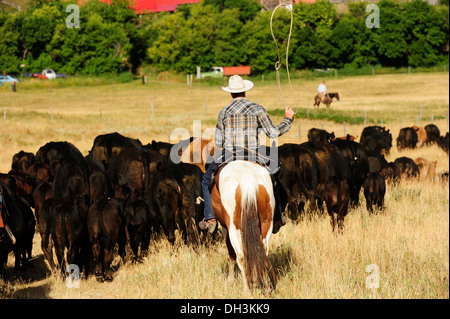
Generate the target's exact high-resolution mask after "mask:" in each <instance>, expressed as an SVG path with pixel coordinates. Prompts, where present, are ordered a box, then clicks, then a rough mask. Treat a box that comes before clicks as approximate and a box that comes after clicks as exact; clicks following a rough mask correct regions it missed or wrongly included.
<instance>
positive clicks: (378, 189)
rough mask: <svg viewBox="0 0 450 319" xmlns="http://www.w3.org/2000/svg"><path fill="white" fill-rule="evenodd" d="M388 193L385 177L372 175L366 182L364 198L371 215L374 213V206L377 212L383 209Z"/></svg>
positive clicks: (376, 174)
mask: <svg viewBox="0 0 450 319" xmlns="http://www.w3.org/2000/svg"><path fill="white" fill-rule="evenodd" d="M385 193H386V182H385V180H384V177H383V176H382V175H381V174H380V173H379V172H378V173H370V174H369V176H367V178H366V180H365V181H364V197H365V198H366V207H367V211H368V212H369V213H373V208H374V206H375V207H376V209H377V210H382V209H383V202H384V195H385Z"/></svg>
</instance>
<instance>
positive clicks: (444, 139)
mask: <svg viewBox="0 0 450 319" xmlns="http://www.w3.org/2000/svg"><path fill="white" fill-rule="evenodd" d="M437 144H438V146H439V147H440V148H442V149H443V150H444V152H445V153H447V155H448V154H449V136H448V132H447V134H445V136H439V139H438V141H437Z"/></svg>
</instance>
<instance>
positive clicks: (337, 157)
mask: <svg viewBox="0 0 450 319" xmlns="http://www.w3.org/2000/svg"><path fill="white" fill-rule="evenodd" d="M300 146H302V147H305V148H307V149H309V150H310V151H311V152H312V153H313V154H314V156H315V157H316V159H317V162H318V163H319V176H320V177H319V178H320V179H319V183H320V184H322V185H325V183H327V182H328V179H329V178H330V177H332V176H336V177H338V178H342V179H344V180H345V181H346V182H347V184H348V186H349V188H350V189H355V188H356V186H355V185H354V178H353V176H352V174H353V171H352V169H351V167H350V163H349V161H348V160H347V159H346V158H344V156H343V155H342V153H341V151H340V150H339V148H338V147H337V146H336V145H332V144H328V143H322V144H319V143H313V142H306V143H303V144H300ZM320 206H321V204H320Z"/></svg>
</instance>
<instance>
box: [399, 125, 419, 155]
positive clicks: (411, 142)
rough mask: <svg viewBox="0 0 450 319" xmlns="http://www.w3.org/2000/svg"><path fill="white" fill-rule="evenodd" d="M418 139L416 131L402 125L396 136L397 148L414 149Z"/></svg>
mask: <svg viewBox="0 0 450 319" xmlns="http://www.w3.org/2000/svg"><path fill="white" fill-rule="evenodd" d="M417 141H418V137H417V132H416V131H415V130H414V129H413V128H412V127H404V128H402V129H401V130H400V132H399V134H398V137H397V149H398V151H401V150H403V149H406V148H411V149H414V148H416V144H417Z"/></svg>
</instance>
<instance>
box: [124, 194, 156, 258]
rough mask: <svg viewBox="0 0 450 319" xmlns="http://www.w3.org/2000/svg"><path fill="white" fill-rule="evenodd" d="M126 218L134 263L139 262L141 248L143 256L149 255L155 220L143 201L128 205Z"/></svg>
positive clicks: (138, 200) (139, 200)
mask: <svg viewBox="0 0 450 319" xmlns="http://www.w3.org/2000/svg"><path fill="white" fill-rule="evenodd" d="M125 216H126V224H127V226H126V227H127V232H128V238H129V242H130V247H131V250H132V251H133V254H134V257H133V261H137V260H138V259H139V255H138V250H139V247H141V256H145V255H146V254H147V251H148V246H149V244H150V237H151V233H152V232H151V231H152V227H153V226H154V225H155V218H154V216H152V215H151V213H150V210H149V208H148V205H147V203H146V202H145V201H144V200H142V199H137V200H135V201H132V202H130V203H128V204H126V206H125Z"/></svg>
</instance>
